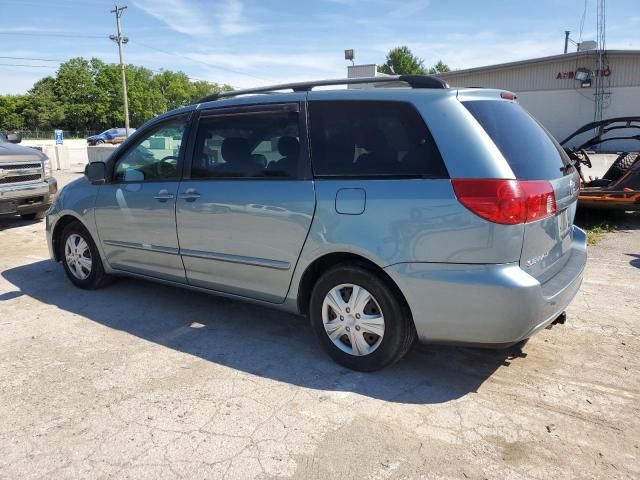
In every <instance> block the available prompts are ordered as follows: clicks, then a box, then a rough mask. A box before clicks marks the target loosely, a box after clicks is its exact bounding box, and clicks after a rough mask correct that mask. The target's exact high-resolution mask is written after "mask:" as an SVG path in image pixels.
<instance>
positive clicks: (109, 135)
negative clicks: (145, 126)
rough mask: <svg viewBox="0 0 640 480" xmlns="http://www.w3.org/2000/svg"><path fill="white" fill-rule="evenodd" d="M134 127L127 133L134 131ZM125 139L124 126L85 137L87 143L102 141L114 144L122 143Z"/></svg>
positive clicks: (101, 142) (98, 143) (96, 143)
mask: <svg viewBox="0 0 640 480" xmlns="http://www.w3.org/2000/svg"><path fill="white" fill-rule="evenodd" d="M135 131H136V129H135V128H130V129H129V135H131V134H132V133H133V132H135ZM126 139H127V130H126V129H125V128H110V129H109V130H105V131H104V132H102V133H99V134H97V135H93V136H91V137H89V138H87V143H88V144H89V145H102V144H104V143H110V144H116V143H122V142H124V141H125V140H126Z"/></svg>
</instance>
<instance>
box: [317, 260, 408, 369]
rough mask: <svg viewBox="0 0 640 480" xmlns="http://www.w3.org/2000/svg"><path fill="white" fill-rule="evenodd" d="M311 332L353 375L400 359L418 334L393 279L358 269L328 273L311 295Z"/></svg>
mask: <svg viewBox="0 0 640 480" xmlns="http://www.w3.org/2000/svg"><path fill="white" fill-rule="evenodd" d="M309 317H310V320H311V327H312V328H313V331H314V333H315V334H316V336H317V337H318V340H319V341H320V343H321V344H322V346H323V347H324V348H325V350H326V351H327V353H328V354H329V355H330V356H331V358H333V359H334V360H335V361H336V362H337V363H339V364H340V365H343V366H345V367H347V368H350V369H352V370H358V371H362V372H371V371H374V370H379V369H381V368H383V367H386V366H388V365H391V364H393V363H395V362H397V361H398V360H400V359H401V358H402V357H403V356H404V355H405V353H407V351H408V350H409V349H410V348H411V345H412V344H413V342H414V341H415V337H416V333H415V328H414V325H413V321H412V319H411V314H410V312H409V309H408V307H407V306H406V304H405V303H404V301H403V300H402V299H401V298H400V294H399V293H398V292H396V289H394V288H393V287H392V286H391V285H389V282H388V280H386V279H383V278H381V276H379V275H378V274H377V273H374V272H372V271H370V270H369V269H366V268H364V267H361V266H359V265H339V266H337V267H334V268H332V269H331V270H329V271H327V272H326V273H325V274H323V275H322V276H321V277H320V279H319V280H318V281H317V282H316V284H315V286H314V288H313V292H312V293H311V302H310V312H309Z"/></svg>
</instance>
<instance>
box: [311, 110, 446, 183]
mask: <svg viewBox="0 0 640 480" xmlns="http://www.w3.org/2000/svg"><path fill="white" fill-rule="evenodd" d="M309 120H310V127H311V130H310V137H311V155H312V163H313V169H314V174H315V175H316V176H338V177H345V176H347V177H427V178H448V174H447V170H446V168H445V166H444V163H443V161H442V157H441V156H440V153H439V151H438V148H437V147H436V144H435V142H434V141H433V138H432V137H431V134H430V133H429V130H428V129H427V126H426V125H425V123H424V121H423V120H422V117H421V116H420V114H419V113H418V112H417V111H416V110H415V108H414V107H413V106H412V105H411V104H409V103H404V102H386V101H359V100H358V101H320V100H319V101H312V102H309Z"/></svg>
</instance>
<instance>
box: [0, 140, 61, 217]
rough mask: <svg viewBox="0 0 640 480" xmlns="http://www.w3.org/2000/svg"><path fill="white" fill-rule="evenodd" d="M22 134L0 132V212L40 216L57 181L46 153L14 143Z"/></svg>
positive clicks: (52, 193)
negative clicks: (52, 174)
mask: <svg viewBox="0 0 640 480" xmlns="http://www.w3.org/2000/svg"><path fill="white" fill-rule="evenodd" d="M21 141H22V138H21V137H20V136H19V135H16V134H9V135H4V134H2V133H0V215H1V216H6V215H20V216H21V217H22V218H24V219H25V220H34V219H39V218H43V217H44V212H45V211H46V210H47V209H48V208H49V206H50V205H51V202H52V200H53V197H54V195H55V193H56V192H57V191H58V183H57V182H56V179H55V178H53V177H52V176H51V164H50V162H49V159H48V158H47V156H46V155H45V154H44V153H42V152H41V151H40V150H36V149H35V148H30V147H23V146H21V145H16V144H18V143H20V142H21Z"/></svg>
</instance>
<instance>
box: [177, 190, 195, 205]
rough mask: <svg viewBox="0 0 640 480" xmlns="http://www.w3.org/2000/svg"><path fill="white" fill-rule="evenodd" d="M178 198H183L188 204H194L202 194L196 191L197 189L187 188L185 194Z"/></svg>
mask: <svg viewBox="0 0 640 480" xmlns="http://www.w3.org/2000/svg"><path fill="white" fill-rule="evenodd" d="M178 198H181V199H182V200H186V201H187V202H193V201H195V200H197V199H198V198H200V194H199V193H198V192H197V191H196V189H195V188H187V190H186V191H185V192H184V193H181V194H180V195H178Z"/></svg>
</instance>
